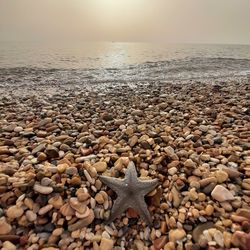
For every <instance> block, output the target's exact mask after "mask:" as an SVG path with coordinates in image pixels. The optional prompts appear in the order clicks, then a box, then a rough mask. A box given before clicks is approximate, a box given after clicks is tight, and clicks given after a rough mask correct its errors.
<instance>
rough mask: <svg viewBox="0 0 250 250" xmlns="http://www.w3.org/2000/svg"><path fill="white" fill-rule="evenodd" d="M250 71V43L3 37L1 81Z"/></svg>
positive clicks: (220, 75) (170, 77) (184, 77)
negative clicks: (13, 39)
mask: <svg viewBox="0 0 250 250" xmlns="http://www.w3.org/2000/svg"><path fill="white" fill-rule="evenodd" d="M249 76H250V45H204V44H162V43H118V42H93V43H90V42H88V43H86V42H81V43H60V44H58V43H49V44H48V43H41V42H18V43H17V42H0V83H2V84H4V83H6V84H11V83H18V82H30V83H41V84H46V83H48V84H49V83H58V84H64V83H67V84H69V83H79V84H80V83H89V84H91V83H102V82H111V83H112V82H114V83H124V82H148V83H150V82H152V81H154V82H155V81H190V80H192V81H201V80H208V81H211V80H214V79H216V80H225V79H237V78H241V77H246V78H249Z"/></svg>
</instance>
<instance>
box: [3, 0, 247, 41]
mask: <svg viewBox="0 0 250 250" xmlns="http://www.w3.org/2000/svg"><path fill="white" fill-rule="evenodd" d="M249 10H250V0H0V41H34V40H35V41H37V40H38V41H39V40H48V41H49V40H81V41H82V40H87V41H120V42H146V41H147V42H149V41H150V42H154V41H160V42H171V43H175V42H178V43H184V42H188V43H226V44H230V43H232V44H250V14H249Z"/></svg>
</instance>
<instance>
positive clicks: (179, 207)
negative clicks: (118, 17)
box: [0, 76, 250, 250]
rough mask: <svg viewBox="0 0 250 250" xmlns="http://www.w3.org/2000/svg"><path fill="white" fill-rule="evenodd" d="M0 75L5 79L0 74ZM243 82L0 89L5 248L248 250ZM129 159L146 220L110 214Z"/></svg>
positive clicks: (248, 125)
mask: <svg viewBox="0 0 250 250" xmlns="http://www.w3.org/2000/svg"><path fill="white" fill-rule="evenodd" d="M2 78H3V76H2ZM249 100H250V81H249V79H240V80H228V81H221V80H218V81H213V80H212V79H211V80H209V81H208V82H198V81H188V82H166V81H162V82H161V81H159V82H151V83H148V84H147V83H145V82H143V83H140V82H137V83H131V82H127V83H117V84H114V83H111V84H108V83H103V84H89V85H87V84H79V83H77V84H74V83H69V84H66V83H65V84H59V83H51V84H49V85H46V84H26V83H25V82H23V83H22V84H21V83H18V84H14V83H8V79H5V84H2V85H1V88H0V247H1V249H4V250H16V249H28V250H38V249H43V250H56V249H63V250H66V249H69V250H71V249H72V250H83V249H94V250H111V249H115V250H123V249H133V250H147V249H148V250H160V249H164V250H175V249H176V250H181V249H188V250H199V249H209V250H214V249H243V250H248V249H250V141H249V138H250V109H249V107H250V101H249ZM129 161H133V162H134V163H135V166H136V168H137V173H138V176H139V177H140V178H141V179H155V178H157V179H158V180H159V182H160V185H159V186H158V187H157V188H155V189H154V190H153V191H152V192H150V193H149V194H148V195H146V197H145V201H146V203H147V206H148V209H149V211H150V214H151V215H152V221H153V225H152V226H151V227H149V226H147V225H146V224H145V222H143V221H142V220H141V218H140V217H139V216H138V214H137V212H136V211H135V210H133V209H128V210H127V211H126V213H123V215H122V216H121V217H118V218H117V219H116V220H115V221H114V222H113V223H111V224H105V221H106V220H107V219H108V218H109V215H110V211H111V208H112V205H113V203H114V200H115V199H116V194H115V192H114V191H113V190H112V189H110V188H108V187H107V186H106V185H105V184H103V183H102V182H101V181H100V179H99V177H98V176H99V175H106V176H111V177H117V178H123V177H124V170H125V169H126V167H127V166H128V164H129Z"/></svg>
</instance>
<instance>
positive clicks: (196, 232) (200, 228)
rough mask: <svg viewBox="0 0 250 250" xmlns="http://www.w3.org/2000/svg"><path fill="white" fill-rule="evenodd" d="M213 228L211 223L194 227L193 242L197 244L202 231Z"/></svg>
mask: <svg viewBox="0 0 250 250" xmlns="http://www.w3.org/2000/svg"><path fill="white" fill-rule="evenodd" d="M213 227H214V224H213V223H212V222H206V223H203V224H199V225H198V226H196V227H195V228H194V230H193V233H192V236H193V239H194V241H195V242H196V243H198V242H199V239H200V236H201V235H202V233H203V231H205V230H207V229H209V228H213Z"/></svg>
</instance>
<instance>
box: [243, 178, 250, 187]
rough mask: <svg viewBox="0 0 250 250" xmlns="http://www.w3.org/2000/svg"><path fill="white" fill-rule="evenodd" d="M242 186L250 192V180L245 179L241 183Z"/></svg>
mask: <svg viewBox="0 0 250 250" xmlns="http://www.w3.org/2000/svg"><path fill="white" fill-rule="evenodd" d="M241 186H242V187H243V188H244V189H247V190H250V178H248V179H244V180H243V181H242V183H241Z"/></svg>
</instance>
